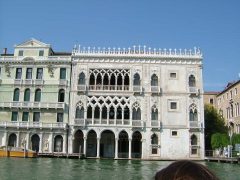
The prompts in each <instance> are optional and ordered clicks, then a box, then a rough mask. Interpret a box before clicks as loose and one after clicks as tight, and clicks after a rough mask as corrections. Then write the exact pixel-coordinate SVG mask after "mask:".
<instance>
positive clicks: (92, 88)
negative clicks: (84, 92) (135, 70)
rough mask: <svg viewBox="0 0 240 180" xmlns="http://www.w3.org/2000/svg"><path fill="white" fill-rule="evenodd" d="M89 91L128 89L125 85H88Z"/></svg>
mask: <svg viewBox="0 0 240 180" xmlns="http://www.w3.org/2000/svg"><path fill="white" fill-rule="evenodd" d="M88 90H89V91H129V86H127V85H89V86H88Z"/></svg>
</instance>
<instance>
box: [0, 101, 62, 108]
mask: <svg viewBox="0 0 240 180" xmlns="http://www.w3.org/2000/svg"><path fill="white" fill-rule="evenodd" d="M64 105H65V103H64V102H57V103H48V102H2V103H0V107H2V108H28V109H34V108H36V109H41V108H45V109H64V107H65V106H64Z"/></svg>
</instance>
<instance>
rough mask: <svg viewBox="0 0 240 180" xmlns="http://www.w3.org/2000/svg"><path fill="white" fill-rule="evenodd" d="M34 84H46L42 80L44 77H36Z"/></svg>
mask: <svg viewBox="0 0 240 180" xmlns="http://www.w3.org/2000/svg"><path fill="white" fill-rule="evenodd" d="M34 84H35V85H37V86H39V85H43V84H44V80H42V79H36V80H35V81H34Z"/></svg>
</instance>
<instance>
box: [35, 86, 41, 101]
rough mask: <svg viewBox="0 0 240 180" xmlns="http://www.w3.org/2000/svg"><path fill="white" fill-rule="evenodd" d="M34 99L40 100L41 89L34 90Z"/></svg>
mask: <svg viewBox="0 0 240 180" xmlns="http://www.w3.org/2000/svg"><path fill="white" fill-rule="evenodd" d="M34 101H35V102H40V101H41V89H37V90H36V91H35V97H34Z"/></svg>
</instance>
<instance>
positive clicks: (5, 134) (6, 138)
mask: <svg viewBox="0 0 240 180" xmlns="http://www.w3.org/2000/svg"><path fill="white" fill-rule="evenodd" d="M2 145H3V146H4V145H5V146H7V145H8V133H7V131H5V132H4V139H3V144H2Z"/></svg>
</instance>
